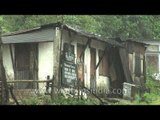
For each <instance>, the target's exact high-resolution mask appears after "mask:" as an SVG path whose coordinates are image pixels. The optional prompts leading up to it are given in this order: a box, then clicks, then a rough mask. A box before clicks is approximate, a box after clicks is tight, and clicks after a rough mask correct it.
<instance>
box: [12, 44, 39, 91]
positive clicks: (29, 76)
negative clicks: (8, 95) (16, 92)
mask: <svg viewBox="0 0 160 120" xmlns="http://www.w3.org/2000/svg"><path fill="white" fill-rule="evenodd" d="M37 63H38V49H37V44H36V43H32V44H15V80H36V79H37V77H38V64H37ZM16 87H17V88H22V89H25V88H26V89H28V88H34V87H35V85H34V84H30V83H18V84H17V85H16Z"/></svg>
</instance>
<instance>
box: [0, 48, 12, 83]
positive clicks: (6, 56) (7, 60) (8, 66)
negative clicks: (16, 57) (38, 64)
mask: <svg viewBox="0 0 160 120" xmlns="http://www.w3.org/2000/svg"><path fill="white" fill-rule="evenodd" d="M13 50H14V49H13ZM13 53H14V51H13ZM2 57H3V65H4V68H5V70H6V77H7V80H14V71H13V66H12V60H11V54H10V49H9V45H3V52H2Z"/></svg>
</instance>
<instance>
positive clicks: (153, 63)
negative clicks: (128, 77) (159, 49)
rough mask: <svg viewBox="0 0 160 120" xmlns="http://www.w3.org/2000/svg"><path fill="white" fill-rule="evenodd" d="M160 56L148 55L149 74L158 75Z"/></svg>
mask: <svg viewBox="0 0 160 120" xmlns="http://www.w3.org/2000/svg"><path fill="white" fill-rule="evenodd" d="M158 56H159V55H158V54H147V55H146V64H147V72H149V73H158V72H159V71H158V66H159V65H158Z"/></svg>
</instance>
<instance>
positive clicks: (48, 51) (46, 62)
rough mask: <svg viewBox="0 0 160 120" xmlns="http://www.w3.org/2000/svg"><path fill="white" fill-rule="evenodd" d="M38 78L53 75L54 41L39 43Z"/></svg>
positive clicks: (41, 78)
mask: <svg viewBox="0 0 160 120" xmlns="http://www.w3.org/2000/svg"><path fill="white" fill-rule="evenodd" d="M38 66H39V69H38V79H39V80H46V79H47V76H48V75H49V76H50V78H52V77H53V42H45V43H39V44H38Z"/></svg>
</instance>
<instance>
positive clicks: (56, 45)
mask: <svg viewBox="0 0 160 120" xmlns="http://www.w3.org/2000/svg"><path fill="white" fill-rule="evenodd" d="M62 29H63V28H60V27H56V28H55V38H53V40H54V42H53V75H54V79H53V84H54V85H53V84H52V90H51V98H52V100H53V99H54V98H56V97H57V95H58V93H57V91H56V89H55V87H54V86H58V88H59V86H60V82H61V72H60V71H61V47H62Z"/></svg>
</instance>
